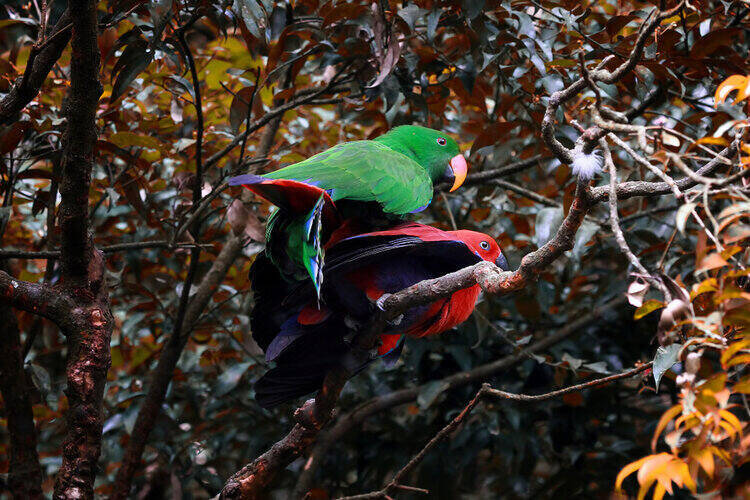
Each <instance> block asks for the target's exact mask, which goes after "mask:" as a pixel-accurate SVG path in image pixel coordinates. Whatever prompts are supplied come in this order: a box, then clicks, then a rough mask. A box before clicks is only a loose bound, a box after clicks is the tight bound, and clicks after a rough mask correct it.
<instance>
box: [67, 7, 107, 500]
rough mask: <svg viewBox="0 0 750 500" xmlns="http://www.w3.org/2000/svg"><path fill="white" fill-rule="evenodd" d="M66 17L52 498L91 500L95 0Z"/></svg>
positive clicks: (97, 435)
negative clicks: (61, 310) (56, 451)
mask: <svg viewBox="0 0 750 500" xmlns="http://www.w3.org/2000/svg"><path fill="white" fill-rule="evenodd" d="M69 11H70V15H71V19H72V23H73V28H72V40H71V46H72V50H73V55H72V58H71V74H70V80H71V86H70V92H69V95H68V102H67V106H66V115H67V127H66V130H65V134H64V136H63V144H64V148H63V156H62V166H61V170H62V180H61V182H60V195H61V203H60V209H59V215H58V220H59V222H60V227H61V230H62V231H61V255H60V264H61V272H62V273H61V283H60V285H59V289H60V291H61V292H62V294H64V295H66V296H68V297H69V298H70V300H72V301H73V302H74V307H72V308H70V309H69V310H68V311H66V314H65V317H64V319H63V320H62V321H60V323H59V325H60V327H61V329H62V332H63V333H64V334H65V335H66V337H67V341H68V361H67V366H66V373H67V388H66V389H65V394H66V395H67V398H68V406H69V410H68V412H67V414H66V419H67V426H68V429H67V435H66V437H65V441H64V442H63V448H62V459H63V461H62V465H61V467H60V471H59V472H58V475H57V480H56V483H55V492H54V498H59V499H63V498H65V499H68V498H76V499H78V498H93V496H94V480H95V477H96V470H97V461H98V460H99V455H100V452H101V433H102V400H103V397H104V387H105V384H106V380H107V370H108V369H109V365H110V352H109V342H110V337H111V335H112V329H113V325H114V322H113V318H112V314H111V311H110V305H109V297H108V294H107V287H106V284H105V280H104V258H103V256H102V253H101V252H99V251H98V250H95V249H94V247H93V242H92V238H91V234H90V233H89V220H88V209H89V203H88V201H89V189H90V184H91V171H92V167H93V163H94V145H95V143H96V139H97V129H96V110H97V106H98V102H99V96H100V95H101V92H102V86H101V84H100V83H99V47H98V45H97V33H98V32H97V19H96V2H95V1H94V0H70V2H69Z"/></svg>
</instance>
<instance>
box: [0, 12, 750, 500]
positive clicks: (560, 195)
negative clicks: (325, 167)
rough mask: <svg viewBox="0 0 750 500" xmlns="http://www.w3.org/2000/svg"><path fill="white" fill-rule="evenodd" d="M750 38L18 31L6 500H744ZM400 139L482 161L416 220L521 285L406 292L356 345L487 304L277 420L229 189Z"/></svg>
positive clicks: (16, 15)
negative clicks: (447, 307)
mask: <svg viewBox="0 0 750 500" xmlns="http://www.w3.org/2000/svg"><path fill="white" fill-rule="evenodd" d="M749 14H750V7H749V6H748V5H747V2H740V1H734V2H730V1H711V0H691V1H689V2H687V1H684V0H683V1H680V2H677V1H675V0H667V1H655V0H654V1H651V0H649V1H646V2H641V1H637V0H617V1H615V0H591V1H585V2H579V1H569V0H505V1H499V0H481V1H474V0H471V1H470V0H464V1H459V0H409V1H403V2H396V1H389V0H378V1H362V0H351V1H346V2H344V1H322V0H294V1H292V0H289V1H288V2H274V1H271V0H234V1H233V2H230V1H227V0H201V1H192V2H191V1H186V0H153V1H150V2H141V1H137V0H117V1H114V0H110V1H100V2H97V1H94V0H31V1H25V0H24V1H20V0H10V1H6V2H3V5H2V8H1V9H0V496H3V495H4V494H5V493H6V492H9V493H10V494H11V495H12V496H14V497H16V498H42V497H45V496H46V497H49V496H51V495H53V493H54V495H55V498H93V497H94V496H97V497H100V496H101V497H111V498H142V499H143V498H167V497H171V498H209V497H214V496H216V495H219V494H220V493H221V495H222V498H303V497H305V496H306V495H307V498H312V499H324V498H339V497H342V496H346V495H349V496H352V495H363V494H364V495H369V496H364V497H359V498H398V499H401V498H441V499H443V498H444V499H454V498H540V497H561V496H564V497H581V498H599V497H608V496H609V495H611V494H613V493H615V494H623V495H628V496H635V495H638V494H639V493H640V494H642V495H648V496H649V497H651V496H653V497H654V498H661V497H663V496H664V495H665V494H667V493H668V494H670V495H673V496H674V497H679V498H684V497H688V496H690V495H697V494H710V495H717V496H722V497H726V498H730V497H735V498H736V497H742V496H743V495H745V496H746V495H748V494H750V484H748V482H747V478H748V477H750V474H748V473H747V472H748V465H747V464H748V449H749V448H750V437H748V432H749V430H748V428H747V421H748V416H749V415H750V407H749V406H748V401H747V394H748V393H750V374H748V371H747V365H748V362H749V361H750V333H749V332H748V325H749V324H750V285H749V282H750V280H749V279H748V273H749V272H750V271H748V265H749V262H750V245H748V242H750V175H749V172H750V145H748V144H749V143H748V125H749V124H750V122H749V121H748V113H749V112H750V74H748V71H750V70H749V69H748V68H749V65H748V51H747V47H748V43H749V42H750V21H749V19H750V16H749ZM405 124H410V125H421V126H426V127H430V128H433V129H436V130H440V131H444V132H445V133H446V134H448V135H449V136H450V137H452V138H453V139H455V140H456V142H457V144H458V147H459V148H460V150H461V151H465V152H466V160H467V163H468V165H469V175H468V176H467V178H466V181H465V182H464V184H463V186H462V187H460V188H459V189H457V190H455V191H453V192H450V189H451V187H452V186H451V183H450V182H442V183H438V184H437V185H436V186H435V190H434V193H433V196H432V202H431V204H430V205H429V206H428V207H427V208H426V209H425V210H424V211H422V212H419V213H418V214H415V215H413V216H410V217H413V218H414V219H415V220H417V221H418V222H420V223H422V224H429V225H434V226H435V227H438V228H440V229H443V230H452V229H456V228H458V229H467V230H475V231H480V232H482V233H486V234H488V235H490V236H492V237H493V238H495V239H496V241H497V242H498V244H499V245H500V247H501V248H502V249H503V253H504V254H505V256H506V257H507V260H508V264H509V269H510V271H501V270H499V269H498V268H497V267H495V266H494V264H492V263H490V262H480V263H478V264H472V265H471V266H469V267H467V268H463V269H462V270H459V271H458V272H457V273H453V274H450V275H449V276H447V277H445V278H438V279H437V282H431V283H423V284H422V286H420V285H416V288H414V289H410V290H409V291H407V292H403V293H397V294H394V295H392V296H390V297H389V298H387V300H384V301H383V304H382V305H383V311H380V312H378V311H375V312H374V313H373V317H372V319H371V321H370V322H369V323H368V328H367V329H363V333H361V334H358V335H355V337H356V338H355V339H354V340H353V342H354V345H355V347H356V348H362V349H367V348H370V347H372V342H373V341H374V340H375V339H377V338H378V334H379V333H381V332H382V330H383V328H384V325H386V324H387V322H388V321H391V320H393V318H394V317H397V316H398V315H399V314H400V313H402V312H404V311H407V310H408V309H409V308H410V307H414V306H415V305H417V304H424V303H426V302H425V301H429V300H435V299H436V298H439V297H445V296H447V295H449V294H450V293H453V292H455V291H456V290H459V289H462V288H466V287H470V286H474V285H477V284H478V285H479V286H481V288H482V290H483V292H484V293H483V294H482V296H481V298H480V301H479V303H478V304H477V306H476V309H475V311H474V313H473V315H472V316H471V317H470V318H469V320H468V321H466V322H465V323H463V324H462V325H460V326H459V327H458V328H457V329H455V330H453V331H450V332H446V333H443V334H441V335H439V336H435V337H431V338H427V339H416V338H410V339H407V341H406V345H405V347H404V351H403V353H402V354H401V357H400V359H399V361H398V362H397V363H396V364H395V365H394V366H388V365H387V364H385V363H379V362H376V363H372V364H371V366H370V367H369V368H368V369H367V370H365V371H363V372H361V373H359V374H357V375H356V376H354V377H353V378H352V379H351V380H350V381H349V382H348V383H346V384H345V385H344V382H345V379H346V376H347V375H348V374H346V373H342V372H341V371H340V370H339V371H335V373H334V371H332V372H331V373H330V375H331V376H330V377H328V378H327V379H326V382H325V384H326V385H325V387H326V390H324V391H322V392H321V396H319V397H318V398H317V399H316V400H315V402H312V401H311V402H309V403H307V404H305V405H304V406H303V407H301V408H300V409H299V410H296V409H297V408H298V407H300V406H301V405H302V404H303V403H304V398H302V399H299V400H296V401H295V402H294V403H288V404H284V405H281V406H279V407H276V408H273V409H271V410H268V409H263V408H261V407H260V406H259V404H258V403H257V402H256V400H255V390H254V383H255V381H257V380H258V379H259V378H260V377H261V376H262V375H263V374H264V373H265V372H266V371H267V369H268V368H269V363H267V362H266V361H265V359H264V354H263V352H262V350H261V349H260V347H259V346H258V344H257V343H256V342H255V341H254V339H253V332H252V329H251V322H250V317H249V315H250V311H251V310H252V308H253V305H254V297H253V294H252V292H251V289H252V283H251V281H250V279H249V278H248V272H249V269H250V266H251V264H252V262H253V261H254V259H255V258H256V257H257V256H258V255H259V254H260V252H263V249H264V244H265V237H264V234H265V233H264V231H265V229H264V226H265V222H266V221H267V219H268V217H269V209H270V205H269V203H268V202H266V201H264V200H262V199H261V198H259V197H256V196H254V195H253V194H252V193H251V192H249V191H248V190H245V189H243V188H241V187H239V186H229V183H228V179H229V178H231V177H233V176H236V175H240V174H263V173H268V172H273V171H275V170H277V169H279V168H282V167H284V166H287V165H290V164H294V163H297V162H300V161H302V160H304V159H305V158H309V157H311V156H313V155H315V154H317V153H320V152H321V151H324V150H326V149H328V148H330V147H333V146H335V145H337V144H340V143H343V142H346V141H357V140H368V139H373V138H375V137H377V136H379V135H382V134H383V133H385V132H387V131H388V130H390V129H391V128H393V127H395V126H398V125H405ZM587 177H590V178H591V180H590V181H589V180H587ZM420 301H421V302H420ZM368 342H369V344H368ZM606 377H610V378H606ZM602 379H603V380H602ZM342 387H343V389H342ZM339 390H340V394H339Z"/></svg>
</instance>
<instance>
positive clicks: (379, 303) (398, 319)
mask: <svg viewBox="0 0 750 500" xmlns="http://www.w3.org/2000/svg"><path fill="white" fill-rule="evenodd" d="M391 295H392V294H390V293H384V294H383V295H381V296H380V298H379V299H378V300H377V301H375V305H376V306H377V308H378V309H380V310H381V311H383V312H386V310H385V301H386V300H388V297H390V296H391ZM403 319H404V315H403V314H399V315H398V316H396V317H395V318H393V319H389V320H387V323H388V324H389V325H391V326H398V325H400V324H401V320H403Z"/></svg>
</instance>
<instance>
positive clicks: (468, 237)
mask: <svg viewBox="0 0 750 500" xmlns="http://www.w3.org/2000/svg"><path fill="white" fill-rule="evenodd" d="M450 233H451V234H455V235H456V237H458V239H460V240H461V241H463V242H464V243H466V245H467V246H468V247H469V248H471V249H472V250H473V251H474V253H475V254H477V255H478V256H479V257H480V258H481V259H483V260H486V261H488V262H494V263H495V265H497V267H499V268H500V269H502V270H503V271H508V270H509V268H508V261H507V260H506V259H505V256H504V255H503V251H502V250H500V245H498V244H497V242H496V241H495V240H493V239H492V238H490V237H489V236H487V235H486V234H484V233H478V232H476V231H467V230H465V229H462V230H459V231H450Z"/></svg>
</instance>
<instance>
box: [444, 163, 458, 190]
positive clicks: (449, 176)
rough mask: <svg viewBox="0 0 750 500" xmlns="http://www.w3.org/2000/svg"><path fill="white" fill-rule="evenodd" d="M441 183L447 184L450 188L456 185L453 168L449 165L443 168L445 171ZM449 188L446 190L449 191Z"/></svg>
mask: <svg viewBox="0 0 750 500" xmlns="http://www.w3.org/2000/svg"><path fill="white" fill-rule="evenodd" d="M442 181H443V182H445V183H447V184H449V185H450V186H451V188H452V187H453V184H455V183H456V176H455V174H454V173H453V167H451V166H450V165H448V166H447V167H445V170H444V171H443V178H442ZM451 188H448V189H451Z"/></svg>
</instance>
